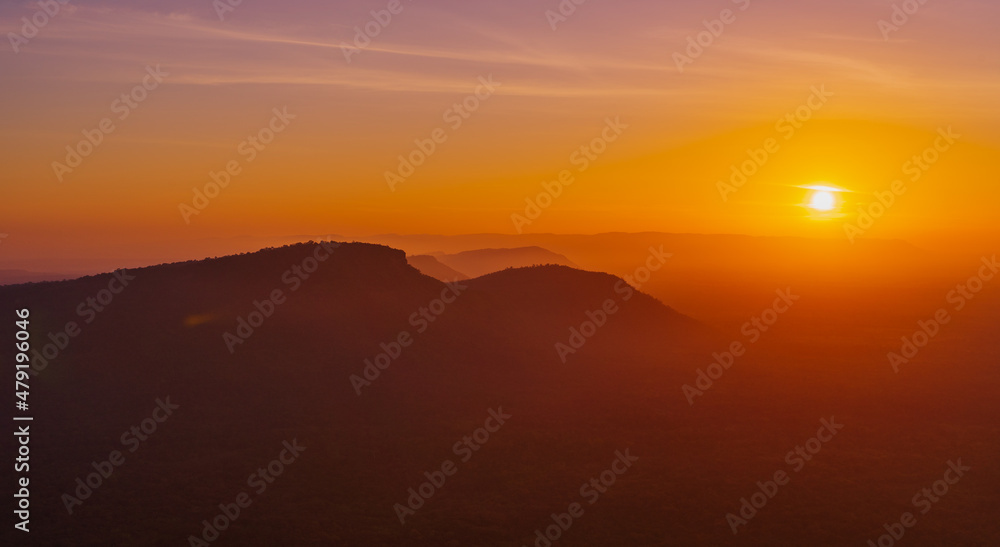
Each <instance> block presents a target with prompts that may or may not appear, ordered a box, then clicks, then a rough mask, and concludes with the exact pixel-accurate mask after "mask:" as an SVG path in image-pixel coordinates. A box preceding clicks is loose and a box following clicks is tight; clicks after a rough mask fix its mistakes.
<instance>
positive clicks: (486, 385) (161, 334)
mask: <svg viewBox="0 0 1000 547" xmlns="http://www.w3.org/2000/svg"><path fill="white" fill-rule="evenodd" d="M622 283H623V282H622V281H621V280H620V279H618V278H615V277H613V276H610V275H607V274H599V273H592V272H582V271H578V270H573V269H570V268H567V267H562V266H546V267H538V268H530V269H527V270H506V271H502V272H498V273H494V274H492V275H490V276H487V277H484V278H480V279H475V280H469V281H464V282H461V283H460V284H454V285H451V286H449V285H447V284H444V283H442V282H440V281H437V280H435V279H432V278H430V277H427V276H425V275H423V274H421V273H419V272H418V271H417V270H416V269H415V268H414V267H412V266H411V265H409V264H408V263H407V259H406V256H405V254H404V253H403V252H402V251H398V250H394V249H390V248H388V247H382V246H377V245H369V244H340V245H333V244H317V243H306V244H299V245H292V246H288V247H282V248H276V249H274V248H272V249H265V250H262V251H260V252H256V253H249V254H243V255H237V256H228V257H223V258H217V259H210V260H202V261H192V262H185V263H174V264H163V265H159V266H152V267H146V268H138V269H134V270H127V271H118V272H115V273H112V274H102V275H96V276H89V277H84V278H80V279H76V280H72V281H62V282H51V283H42V284H29V285H14V286H5V287H0V304H2V306H3V309H6V310H14V309H21V308H26V309H28V310H30V311H31V316H30V319H29V320H30V332H31V336H32V338H31V342H32V345H33V348H35V350H36V351H38V352H39V353H32V355H33V356H34V359H33V366H34V368H35V369H36V371H37V373H38V374H37V376H33V377H32V378H31V379H30V386H31V391H30V397H29V402H30V407H31V412H32V414H33V416H34V421H33V422H32V424H31V427H32V428H36V430H38V431H39V433H38V434H36V436H34V437H32V439H31V450H32V455H33V459H32V470H33V474H32V477H31V484H32V487H33V490H32V492H33V496H34V498H33V505H32V510H33V513H32V519H31V521H32V523H33V524H35V526H36V527H35V529H34V530H33V532H32V538H33V539H36V540H38V541H42V542H44V543H48V544H98V543H100V544H135V543H142V544H144V545H167V544H171V545H176V544H180V543H186V542H188V541H189V536H192V535H193V536H200V535H201V534H202V531H203V528H204V525H203V523H202V521H203V520H205V519H208V520H212V519H213V517H215V516H216V515H217V514H218V513H219V511H220V508H219V505H220V504H227V503H233V502H234V500H235V499H236V496H237V494H239V493H240V492H244V491H245V492H248V493H250V494H252V499H253V501H252V505H250V506H248V507H246V508H244V509H243V511H244V514H245V516H241V517H239V518H238V519H237V520H236V521H235V522H233V523H232V525H231V526H229V527H228V528H227V529H226V530H225V531H224V532H222V537H223V539H224V541H223V540H220V543H221V544H225V543H230V544H240V545H276V544H295V545H313V544H326V545H331V544H332V545H442V544H458V543H460V544H472V543H476V542H482V541H488V542H499V541H501V539H502V538H505V537H514V536H517V535H526V536H530V535H531V533H532V530H531V529H528V528H525V529H524V530H523V534H522V533H521V532H517V533H514V532H512V530H513V528H511V527H513V526H515V523H517V522H526V521H525V520H523V519H525V518H527V517H529V516H530V517H532V518H536V517H537V518H544V517H545V515H546V513H545V511H546V510H547V508H548V505H547V503H545V504H525V503H524V501H523V499H522V497H523V496H524V495H528V492H530V489H532V488H535V487H538V486H540V483H535V481H546V480H551V478H552V477H553V476H554V475H552V474H551V473H549V472H547V471H544V470H543V469H544V468H545V466H548V465H549V464H548V463H544V462H546V461H548V460H552V459H554V460H559V461H562V460H564V459H565V458H567V456H566V454H564V452H563V450H564V449H572V450H573V452H575V455H574V456H573V457H572V458H569V459H570V460H572V459H574V458H583V457H585V456H586V455H593V457H594V460H592V461H603V460H605V459H609V461H610V458H613V457H614V456H613V453H614V451H615V450H618V449H624V447H625V446H626V445H627V443H626V439H622V438H620V436H619V435H618V434H616V433H615V432H614V430H613V429H606V428H608V425H606V424H607V420H608V419H609V416H607V415H605V414H604V412H605V411H606V410H609V409H612V408H613V406H608V404H609V401H607V396H606V395H605V394H602V392H603V391H604V390H606V389H607V388H609V387H610V386H618V388H617V390H622V391H629V392H631V391H632V389H631V388H629V387H628V386H630V385H640V384H641V383H643V382H645V381H647V380H648V378H649V377H650V375H651V374H652V375H653V376H655V377H658V378H661V379H666V378H675V379H679V378H680V376H681V375H682V374H685V375H686V374H687V370H688V369H689V368H690V367H691V363H692V359H693V356H694V355H700V354H702V353H703V351H704V348H698V347H697V343H698V342H696V340H702V341H703V342H704V341H707V340H711V339H713V337H715V336H717V335H716V334H715V333H713V332H712V331H710V330H709V329H706V328H705V327H702V326H701V325H699V324H697V323H696V322H694V321H692V320H690V319H688V318H686V317H684V316H682V315H680V314H678V313H676V312H675V311H673V310H670V309H669V308H667V307H666V306H664V305H663V304H662V303H660V302H658V301H656V300H654V299H652V298H651V297H648V296H646V295H643V294H641V293H639V292H636V291H634V290H632V289H630V288H627V287H624V286H623V285H622ZM626 296H627V298H626ZM607 302H611V303H612V304H613V306H612V305H608V304H607ZM604 306H607V307H606V308H604ZM602 308H603V310H604V311H602ZM610 309H614V310H615V311H614V312H609V311H608V310H610ZM595 310H596V311H595ZM588 312H589V314H590V315H588ZM590 318H592V319H593V320H594V321H595V322H596V323H598V324H599V325H594V324H592V325H591V327H593V328H594V330H595V332H593V333H591V332H590V330H589V328H590V327H584V332H585V333H586V336H585V337H584V338H582V339H581V340H582V342H581V344H580V345H576V344H575V342H573V341H572V340H571V338H572V333H573V330H575V329H579V328H580V327H581V325H583V324H584V323H587V322H588V321H590V320H591V319H590ZM8 323H11V322H8ZM70 323H72V326H71V327H67V325H68V324H70ZM644 332H645V333H654V332H655V333H656V336H657V337H658V338H659V340H657V339H655V338H650V339H648V340H647V341H646V343H644V344H642V345H641V346H636V345H634V343H635V341H636V337H637V336H643V335H642V334H641V333H644ZM67 333H69V334H67ZM3 335H4V336H6V337H8V339H13V332H12V331H11V330H10V325H5V327H4V331H3ZM581 336H583V335H581ZM647 336H648V335H647ZM559 343H564V344H567V347H570V345H569V344H574V347H573V352H572V353H568V354H564V355H565V357H566V362H563V360H562V359H561V355H560V352H559V350H558V344H559ZM380 354H381V356H380ZM375 363H378V366H384V369H379V368H378V367H377V366H376V365H375ZM682 371H683V372H682ZM359 393H360V394H359ZM617 397H618V395H615V398H617ZM602 401H604V402H602ZM171 405H175V406H176V408H173V409H172V410H171V411H170V413H169V414H168V415H167V417H166V418H165V419H164V421H163V422H158V420H159V419H160V418H164V413H165V412H166V411H165V410H163V409H164V408H169V407H171ZM156 408H160V409H161V410H159V411H156V410H154V409H156ZM491 411H494V412H500V413H507V414H510V415H512V416H513V418H511V419H510V424H509V425H504V426H503V428H504V429H503V431H502V432H498V433H496V440H495V441H493V442H492V443H490V446H488V447H483V448H482V454H481V455H480V454H478V450H477V453H476V454H475V456H476V457H475V458H474V459H471V460H469V461H468V464H467V465H466V464H465V462H461V459H462V457H463V456H465V455H466V454H465V451H464V449H463V451H460V452H458V453H456V452H455V451H454V450H453V445H454V444H455V443H456V442H459V441H461V440H462V438H463V436H469V435H472V434H473V433H474V432H475V431H476V429H477V427H482V424H483V422H484V420H485V419H486V418H487V417H489V416H491V414H490V412H491ZM614 412H615V413H617V412H618V411H614ZM151 417H152V418H156V420H157V421H154V420H153V419H152V418H151ZM616 419H617V418H616ZM491 423H492V424H495V422H491ZM143 424H145V425H143ZM477 424H478V425H477ZM132 426H136V427H147V428H148V429H149V430H147V431H146V433H145V439H144V440H138V439H140V437H142V436H143V433H142V429H139V430H132V429H131V428H132ZM561 427H568V428H570V429H562V430H561V431H563V432H564V434H566V435H569V436H568V437H566V438H565V439H562V440H559V441H558V444H556V445H551V444H550V442H551V441H556V440H557V439H558V438H559V437H558V436H552V435H551V434H552V433H555V432H556V431H560V429H559V428H561ZM573 428H582V429H584V430H590V429H593V428H597V429H598V430H600V431H601V432H600V433H599V434H597V435H591V434H589V433H588V434H585V435H583V434H581V433H571V432H570V431H571V430H572V429H573ZM151 430H155V431H151ZM51 431H58V432H59V434H58V435H53V434H51V433H45V432H51ZM136 431H138V433H136ZM543 436H547V437H550V439H549V440H548V441H546V440H543ZM9 442H11V441H10V438H9V436H8V439H7V440H5V441H4V443H9ZM286 442H287V443H292V445H293V446H295V445H294V443H296V442H297V443H298V444H299V445H302V446H304V447H306V448H305V450H304V451H302V453H301V455H300V456H299V457H298V459H295V460H294V462H295V463H288V462H286V464H287V465H288V469H287V470H286V471H285V472H284V473H283V474H282V475H281V476H280V477H277V478H275V479H274V482H273V484H272V483H270V482H266V483H265V482H262V481H261V480H260V479H259V478H258V479H257V481H252V480H249V479H248V475H250V474H252V473H254V472H255V470H257V469H259V468H262V467H263V468H266V467H267V466H268V463H269V462H272V461H274V460H275V459H276V458H278V456H279V454H281V453H282V451H283V450H285V449H286V448H287V446H286V445H285V444H284V443H286ZM565 443H569V444H565ZM283 447H286V448H283ZM5 448H12V447H10V446H9V445H5ZM130 449H134V450H135V451H134V452H131V451H130ZM116 450H117V451H118V452H119V453H121V454H120V455H123V457H124V463H121V464H120V465H117V466H112V468H113V471H112V472H111V474H110V475H109V476H108V477H105V478H104V479H101V480H100V482H101V484H100V486H98V487H96V488H93V487H83V486H80V484H83V483H77V482H76V479H77V478H80V479H81V480H82V481H85V480H87V477H88V475H89V474H91V473H94V472H97V471H95V470H100V469H110V468H108V467H107V466H106V465H104V464H103V463H102V462H110V461H112V460H115V458H114V457H113V456H112V454H113V453H114V452H113V451H116ZM35 454H37V456H35ZM285 456H286V457H290V456H288V453H286V454H285ZM36 458H37V459H36ZM447 458H450V459H451V460H454V461H455V462H461V471H460V474H459V475H458V476H457V477H456V478H454V479H449V484H448V485H447V487H446V488H444V489H443V490H442V492H443V493H442V494H441V495H440V496H438V497H434V498H432V499H431V500H428V501H427V502H426V505H427V507H426V508H425V509H422V510H420V511H418V512H417V513H416V515H414V516H413V517H412V518H410V519H409V520H408V521H407V524H406V525H405V526H404V525H401V524H400V523H399V521H398V518H397V513H396V511H395V510H394V504H396V503H403V504H405V503H407V502H406V500H407V497H408V493H407V492H408V489H409V488H410V487H414V488H417V487H418V486H419V485H420V483H421V482H423V481H424V480H426V479H422V477H423V473H424V472H425V471H431V470H432V467H434V466H437V467H440V465H441V462H442V460H444V459H447ZM116 461H117V460H116ZM94 464H97V467H95V466H94ZM525 466H528V467H525ZM534 466H541V467H535V470H534V471H529V470H528V469H529V467H534ZM277 467H278V464H275V466H274V469H277ZM568 476H570V477H572V476H573V474H572V473H569V474H568ZM98 479H99V477H98V478H93V482H94V483H97V482H98ZM574 480H575V479H574ZM248 481H249V482H248ZM257 482H260V483H261V484H267V487H266V488H265V490H264V491H262V493H260V494H256V493H255V488H256V487H258V486H259V485H258V484H257ZM533 483H534V484H533ZM491 487H497V488H499V490H494V491H492V493H490V494H487V496H486V497H483V494H484V493H486V492H487V491H489V490H488V489H489V488H491ZM78 489H79V490H80V491H79V492H75V490H78ZM88 491H92V492H91V493H88ZM84 494H86V497H85V496H84ZM551 494H552V495H554V496H555V497H554V498H553V497H552V496H550V495H541V496H540V497H539V498H538V499H539V500H540V501H543V502H544V501H545V500H550V499H553V500H554V499H561V498H562V497H563V495H562V494H561V493H559V492H552V493H551ZM67 496H73V497H72V498H70V497H67ZM497 496H500V497H501V498H503V499H502V500H501V499H500V498H498V497H497ZM74 498H76V501H79V502H81V503H76V501H74ZM543 505H544V506H543ZM70 509H71V510H72V514H69V510H70ZM518 514H520V519H521V520H518V519H519V517H518ZM151 515H155V517H152V516H151ZM95 519H99V520H100V521H101V522H102V523H105V526H102V527H99V528H98V527H93V526H91V525H90V524H89V523H91V522H94V520H95ZM487 523H491V524H489V525H487ZM211 534H212V533H211V531H208V532H207V534H206V535H207V536H210V535H211ZM512 534H513V535H512ZM483 538H492V539H483ZM456 542H458V543H456Z"/></svg>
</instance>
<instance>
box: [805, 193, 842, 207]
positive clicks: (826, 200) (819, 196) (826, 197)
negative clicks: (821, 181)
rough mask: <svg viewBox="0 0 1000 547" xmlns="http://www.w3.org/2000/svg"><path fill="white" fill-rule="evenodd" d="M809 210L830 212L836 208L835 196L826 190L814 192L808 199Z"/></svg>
mask: <svg viewBox="0 0 1000 547" xmlns="http://www.w3.org/2000/svg"><path fill="white" fill-rule="evenodd" d="M809 208H811V209H813V210H816V211H832V210H834V209H836V208H837V196H835V195H833V192H827V191H826V190H816V191H814V192H813V194H812V197H810V198H809Z"/></svg>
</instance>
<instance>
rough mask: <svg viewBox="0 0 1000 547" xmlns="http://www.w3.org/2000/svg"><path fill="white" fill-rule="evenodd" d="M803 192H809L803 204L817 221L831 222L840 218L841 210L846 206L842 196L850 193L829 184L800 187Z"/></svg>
mask: <svg viewBox="0 0 1000 547" xmlns="http://www.w3.org/2000/svg"><path fill="white" fill-rule="evenodd" d="M799 188H802V189H803V190H808V193H807V194H806V197H805V201H804V202H803V203H802V204H801V206H802V207H805V208H806V209H807V210H808V211H809V212H810V213H811V214H810V215H809V216H810V217H811V218H813V219H815V220H830V219H833V218H840V217H842V216H843V215H842V214H840V209H841V207H842V206H843V205H844V202H843V198H842V196H841V194H842V193H843V192H848V190H845V189H843V188H838V187H836V186H832V185H829V184H826V183H824V184H812V185H809V186H799Z"/></svg>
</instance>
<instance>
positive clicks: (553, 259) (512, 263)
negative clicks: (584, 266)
mask: <svg viewBox="0 0 1000 547" xmlns="http://www.w3.org/2000/svg"><path fill="white" fill-rule="evenodd" d="M434 257H435V258H437V259H438V261H440V262H441V263H443V264H445V265H447V266H449V267H451V268H453V269H455V270H458V271H461V272H465V273H466V274H468V275H469V276H470V277H479V276H482V275H486V274H488V273H493V272H496V271H499V270H503V269H505V268H523V267H526V266H538V265H543V264H558V265H562V266H570V267H573V268H576V267H578V266H577V265H576V264H573V262H572V261H570V260H569V259H568V258H566V257H565V256H563V255H561V254H557V253H553V252H552V251H549V250H547V249H543V248H541V247H534V246H533V247H515V248H511V249H474V250H470V251H463V252H460V253H454V254H447V253H435V254H434Z"/></svg>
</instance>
